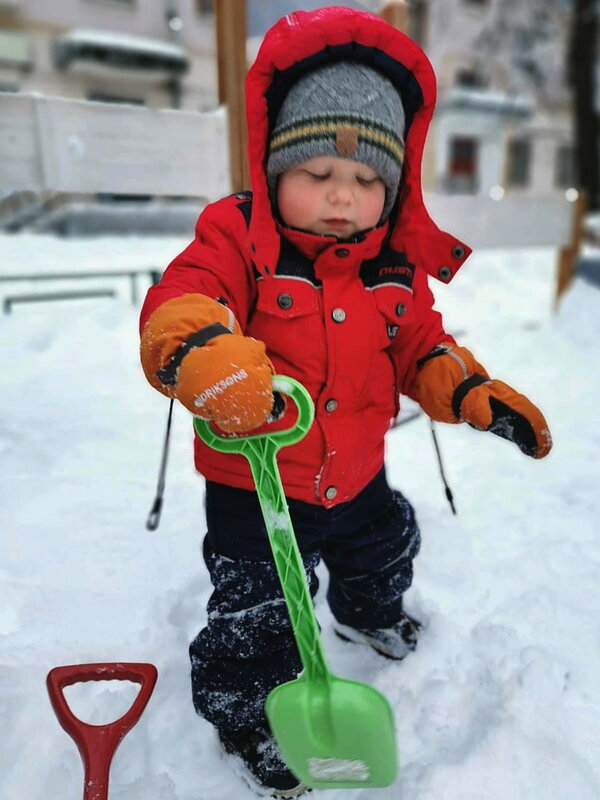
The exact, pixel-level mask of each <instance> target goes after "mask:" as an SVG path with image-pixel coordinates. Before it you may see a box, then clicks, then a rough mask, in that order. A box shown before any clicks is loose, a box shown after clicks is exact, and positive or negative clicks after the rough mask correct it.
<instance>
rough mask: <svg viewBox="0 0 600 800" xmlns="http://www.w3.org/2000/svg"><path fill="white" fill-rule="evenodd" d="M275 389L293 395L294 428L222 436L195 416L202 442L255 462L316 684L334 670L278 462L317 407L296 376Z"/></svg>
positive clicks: (278, 378)
mask: <svg viewBox="0 0 600 800" xmlns="http://www.w3.org/2000/svg"><path fill="white" fill-rule="evenodd" d="M273 390H274V391H277V392H281V393H282V394H286V395H289V397H291V398H292V400H294V402H295V403H296V405H297V407H298V418H297V420H296V422H295V424H294V425H293V426H292V427H291V428H287V429H286V430H279V431H273V432H271V433H255V434H249V435H247V436H233V437H232V436H222V435H221V434H219V433H216V432H215V431H214V430H213V429H212V428H211V427H210V425H209V423H208V422H206V421H205V420H202V419H199V418H198V417H195V418H194V427H195V429H196V433H197V434H198V436H199V437H200V438H201V439H202V441H203V442H205V443H206V444H207V445H209V446H210V447H212V448H213V449H215V450H218V451H220V452H221V453H239V454H241V455H243V456H245V457H246V458H247V459H248V461H249V462H250V469H251V471H252V477H253V478H254V483H255V485H256V493H257V495H258V499H259V502H260V507H261V510H262V513H263V517H264V521H265V527H266V529H267V534H268V536H269V543H270V545H271V550H272V551H273V559H274V561H275V566H276V568H277V573H278V575H279V580H280V581H281V588H282V590H283V595H284V597H285V602H286V605H287V609H288V613H289V616H290V621H291V624H292V630H293V632H294V636H295V638H296V644H297V645H298V651H299V653H300V658H301V660H302V664H303V666H304V670H305V673H306V676H307V677H308V678H309V679H312V680H322V681H327V680H328V679H329V670H328V668H327V664H326V662H325V656H324V653H323V647H322V644H321V637H320V633H319V625H318V623H317V619H316V617H315V612H314V608H313V604H312V598H311V596H310V589H309V586H308V581H307V579H306V573H305V571H304V563H303V561H302V556H301V555H300V551H299V549H298V544H297V542H296V537H295V535H294V528H293V526H292V521H291V519H290V514H289V510H288V506H287V502H286V499H285V492H284V489H283V485H282V483H281V477H280V475H279V469H278V468H277V459H276V454H277V451H278V450H279V449H280V448H281V447H284V446H285V445H290V444H294V443H295V442H298V441H300V439H302V438H303V436H305V435H306V434H307V433H308V430H309V429H310V426H311V425H312V421H313V418H314V413H315V412H314V405H313V402H312V399H311V397H310V395H309V393H308V392H307V391H306V389H305V388H304V386H302V384H301V383H298V381H296V380H294V379H293V378H287V377H285V376H283V375H274V376H273Z"/></svg>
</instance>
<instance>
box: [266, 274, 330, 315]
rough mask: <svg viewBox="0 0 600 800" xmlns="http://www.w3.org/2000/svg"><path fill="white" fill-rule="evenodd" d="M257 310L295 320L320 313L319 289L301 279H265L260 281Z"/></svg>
mask: <svg viewBox="0 0 600 800" xmlns="http://www.w3.org/2000/svg"><path fill="white" fill-rule="evenodd" d="M257 288H258V298H257V301H256V310H257V311H260V312H262V313H264V314H269V315H270V316H274V317H278V318H279V319H283V320H285V319H287V320H294V319H298V318H299V317H305V316H308V315H309V314H316V313H318V312H319V311H320V302H319V300H320V298H319V291H320V290H319V289H317V288H316V287H315V286H313V284H312V283H310V282H309V281H306V280H303V279H301V278H263V279H261V280H259V281H258V284H257Z"/></svg>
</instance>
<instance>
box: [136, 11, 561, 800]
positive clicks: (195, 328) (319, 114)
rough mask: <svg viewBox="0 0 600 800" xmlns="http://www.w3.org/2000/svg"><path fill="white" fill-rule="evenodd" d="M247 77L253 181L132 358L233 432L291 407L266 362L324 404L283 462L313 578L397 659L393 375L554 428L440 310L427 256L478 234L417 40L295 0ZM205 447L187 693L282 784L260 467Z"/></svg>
mask: <svg viewBox="0 0 600 800" xmlns="http://www.w3.org/2000/svg"><path fill="white" fill-rule="evenodd" d="M246 93H247V109H248V112H247V113H248V131H249V145H248V150H249V162H250V170H251V176H252V188H253V193H252V194H250V193H249V192H248V193H242V194H238V195H234V196H231V197H227V198H225V199H223V200H220V201H219V202H217V203H213V204H211V205H209V206H208V207H207V208H206V209H205V210H204V212H203V213H202V215H201V216H200V219H199V221H198V224H197V227H196V238H195V239H194V241H193V242H192V243H191V244H190V245H189V247H188V248H187V249H186V250H184V252H183V253H182V254H181V255H180V256H178V257H177V258H176V259H175V260H174V261H173V263H172V264H170V265H169V267H168V269H167V270H166V272H165V274H164V275H163V277H162V280H161V281H160V283H159V284H158V285H157V286H155V287H153V288H152V289H150V291H149V292H148V296H147V299H146V302H145V304H144V308H143V311H142V318H141V331H142V344H141V357H142V363H143V367H144V371H145V373H146V376H147V377H148V380H149V381H150V383H151V384H152V385H153V386H155V387H156V388H157V389H159V390H160V391H161V392H163V393H164V394H166V395H168V396H170V397H176V398H177V399H178V400H180V401H181V402H182V403H183V404H184V405H185V406H186V407H187V408H188V409H189V410H190V411H191V412H192V413H194V414H196V415H198V416H201V417H203V418H205V419H210V420H213V421H214V422H215V423H216V424H217V425H218V426H219V427H220V428H221V429H223V430H224V431H227V432H232V433H241V432H245V431H249V430H254V429H256V428H258V427H259V426H261V425H262V424H263V423H265V422H267V424H268V425H270V426H271V427H270V429H273V426H280V427H289V425H290V424H291V422H292V421H293V419H294V409H293V408H289V407H288V409H287V410H286V411H285V413H284V414H283V418H282V419H281V421H275V422H274V421H273V420H274V419H275V418H277V417H280V416H281V412H282V408H281V406H282V403H280V402H274V397H273V393H272V391H271V376H272V374H273V373H281V374H284V375H289V376H291V377H293V378H296V379H297V380H299V381H300V382H301V383H302V384H304V386H305V387H306V388H307V389H308V391H309V392H310V394H311V396H312V398H313V400H314V402H315V408H316V417H315V422H314V424H313V426H312V428H311V430H310V431H309V433H308V435H307V436H306V438H305V439H304V440H302V441H301V442H299V443H298V444H296V445H294V446H292V447H288V448H285V449H283V450H282V451H281V452H280V455H279V459H278V461H279V468H280V472H281V475H282V480H283V485H284V487H285V491H286V495H287V498H288V503H289V507H290V513H291V517H292V521H293V523H294V528H295V532H296V536H297V538H298V544H299V547H300V550H301V552H302V555H303V558H304V561H305V566H306V571H307V575H308V577H309V581H310V585H311V590H312V592H313V595H314V593H315V592H316V590H317V578H316V576H315V568H316V566H317V564H318V563H319V561H320V560H321V558H322V559H323V560H324V562H325V564H326V565H327V567H328V569H329V576H330V580H329V588H328V594H327V600H328V602H329V605H330V607H331V610H332V612H333V616H334V618H335V620H336V630H337V632H338V633H339V634H340V635H341V636H342V637H343V638H345V639H348V640H351V641H352V642H360V643H363V644H368V645H370V646H371V647H373V648H374V649H375V650H376V651H378V652H379V653H381V654H383V655H386V656H388V657H391V658H395V659H401V658H403V657H404V656H406V655H407V653H408V652H410V651H411V650H413V649H414V648H415V646H416V640H417V634H418V631H419V623H418V622H417V621H416V620H413V619H412V618H411V617H410V616H409V615H408V614H407V613H406V612H405V611H404V609H403V607H402V596H403V593H404V592H405V591H406V590H407V589H408V588H409V586H410V584H411V580H412V561H413V558H414V557H415V555H416V554H417V552H418V549H419V530H418V527H417V524H416V522H415V517H414V512H413V509H412V507H411V505H410V503H409V502H408V501H407V500H406V499H405V498H404V497H403V496H402V494H401V493H400V492H399V491H396V490H393V489H391V488H390V487H389V486H388V484H387V482H386V476H385V471H384V464H383V456H384V436H385V433H386V430H387V429H388V427H389V424H390V420H391V419H393V418H394V416H395V415H396V413H397V411H398V397H399V395H400V394H401V393H403V394H406V395H408V396H409V397H412V398H415V399H416V400H417V401H418V402H419V403H420V405H421V407H422V408H423V409H424V411H425V412H426V413H427V414H428V415H429V416H431V417H432V418H433V419H436V420H440V421H444V422H449V423H459V422H463V421H464V422H468V423H469V424H470V425H472V426H474V427H475V428H479V429H481V430H490V431H492V432H493V433H496V434H498V435H500V436H503V437H504V438H507V439H510V440H511V441H513V442H514V443H515V444H516V445H517V446H518V447H519V448H520V449H521V450H522V451H523V452H524V453H526V454H527V455H530V456H533V457H534V458H542V457H543V456H545V455H546V454H547V453H548V452H549V450H550V447H551V440H550V435H549V432H548V429H547V426H546V422H545V420H544V418H543V416H542V414H541V413H540V411H539V410H538V409H537V408H536V407H535V406H534V405H532V404H531V403H530V402H529V400H527V399H526V398H525V397H524V396H523V395H520V394H517V393H516V392H515V391H514V390H513V389H511V388H510V387H509V386H507V385H506V384H504V383H501V382H500V381H497V380H492V379H491V378H490V377H489V376H488V373H487V372H486V370H485V369H484V368H483V367H482V366H481V364H479V363H478V362H477V361H476V360H475V358H474V357H473V355H472V354H471V353H470V352H469V351H468V350H467V349H466V348H464V347H460V346H459V345H457V344H456V342H455V341H454V339H453V338H452V336H450V335H448V334H447V333H446V332H445V331H444V328H443V325H442V319H441V316H440V314H439V313H437V312H436V311H434V310H433V295H432V293H431V291H430V289H429V287H428V276H432V277H433V278H435V279H438V280H441V281H442V282H445V283H447V282H449V281H450V280H451V279H452V277H453V276H454V274H455V273H456V271H457V270H458V268H459V266H460V265H461V264H462V263H463V261H464V260H465V259H466V258H467V256H468V254H469V252H470V251H469V249H468V248H467V247H466V246H465V245H464V244H462V243H460V242H459V241H457V240H456V239H455V238H454V237H452V236H450V235H449V234H447V233H443V232H441V231H439V230H438V228H437V227H436V226H435V225H434V224H433V222H432V221H431V220H430V218H429V216H428V214H427V211H426V210H425V207H424V205H423V201H422V196H421V186H420V168H421V156H422V152H423V146H424V143H425V136H426V132H427V127H428V123H429V121H430V118H431V114H432V112H433V106H434V100H435V79H434V75H433V72H432V69H431V66H430V64H429V62H428V61H427V59H426V57H425V56H424V54H423V53H422V52H421V50H420V49H419V48H418V47H417V46H416V45H415V44H414V43H413V42H411V41H410V40H409V39H408V38H407V37H406V36H404V35H403V34H401V33H399V32H398V31H397V30H395V29H394V28H392V27H390V26H389V25H387V24H386V23H384V22H383V21H382V20H381V19H379V18H378V17H375V16H372V15H370V14H367V13H364V12H360V11H354V10H350V9H347V8H326V9H323V8H321V9H318V10H316V11H313V12H296V13H294V14H290V15H288V16H287V17H285V18H283V19H282V20H280V21H279V22H278V23H277V24H276V25H275V26H274V27H273V28H272V29H271V30H270V31H269V32H268V33H267V35H266V37H265V40H264V43H263V45H262V47H261V50H260V52H259V54H258V57H257V59H256V62H255V64H254V66H253V67H252V68H251V70H250V72H249V74H248V78H247V82H246ZM288 405H292V404H291V403H290V404H288ZM195 458H196V466H197V468H198V470H199V471H200V472H201V473H202V474H203V475H204V476H205V478H206V519H207V528H208V532H207V534H206V537H205V540H204V558H205V562H206V565H207V567H208V570H209V573H210V577H211V580H212V582H213V585H214V592H213V594H212V596H211V598H210V600H209V603H208V623H207V625H206V627H205V628H204V629H203V630H202V631H201V632H200V633H199V635H198V637H197V638H196V639H195V640H194V642H192V644H191V647H190V654H191V661H192V685H193V698H194V704H195V707H196V710H197V712H198V713H199V714H201V715H202V716H204V717H205V718H206V719H207V720H209V721H210V722H211V723H212V724H213V725H214V726H215V727H216V728H217V730H218V734H219V737H220V740H221V743H222V745H223V747H224V749H225V750H226V751H227V752H229V753H235V754H237V755H239V756H241V758H242V760H243V761H244V763H245V765H246V767H247V769H248V770H249V771H250V772H251V773H252V775H253V776H254V779H255V780H256V781H257V782H258V783H259V784H261V785H262V786H265V787H268V788H269V789H271V790H272V791H273V792H274V796H286V797H291V796H294V795H295V794H298V793H300V792H301V791H302V789H303V788H304V787H302V786H300V785H299V782H298V780H297V779H296V778H295V776H294V775H293V774H292V773H291V772H290V771H289V770H288V769H287V767H286V765H285V764H284V762H283V761H282V759H281V757H280V755H279V752H278V750H277V747H276V744H275V742H274V740H273V738H272V736H271V733H270V731H269V728H268V725H267V722H266V720H265V716H264V708H263V706H264V701H265V698H266V696H267V694H268V693H269V691H270V690H271V689H273V688H274V687H275V686H277V685H279V684H281V683H284V682H285V681H288V680H291V679H293V678H295V677H296V676H297V674H298V673H299V672H300V670H301V664H300V662H299V659H298V655H297V651H296V647H295V643H294V639H293V636H292V633H291V630H290V625H289V620H288V616H287V612H286V608H285V604H284V601H283V597H282V593H281V589H280V586H279V581H278V578H277V573H276V570H275V566H274V563H273V559H272V557H271V553H270V549H269V543H268V539H267V536H266V532H265V528H264V525H263V521H262V517H261V513H260V509H259V505H258V500H257V497H256V494H255V491H254V486H253V482H252V478H251V476H250V471H249V468H248V466H247V463H246V461H245V459H244V458H243V457H242V456H239V455H226V454H219V453H216V452H215V451H212V450H210V449H208V448H207V447H206V446H205V445H204V444H203V443H202V442H200V441H199V440H198V438H196V440H195ZM409 466H410V465H409ZM277 793H279V794H278V795H277Z"/></svg>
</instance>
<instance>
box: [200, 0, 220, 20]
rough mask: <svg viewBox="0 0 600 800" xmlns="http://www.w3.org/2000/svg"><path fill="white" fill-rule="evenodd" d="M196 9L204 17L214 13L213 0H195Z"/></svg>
mask: <svg viewBox="0 0 600 800" xmlns="http://www.w3.org/2000/svg"><path fill="white" fill-rule="evenodd" d="M196 11H197V12H198V14H200V16H204V17H207V16H210V15H211V14H214V13H215V0H196Z"/></svg>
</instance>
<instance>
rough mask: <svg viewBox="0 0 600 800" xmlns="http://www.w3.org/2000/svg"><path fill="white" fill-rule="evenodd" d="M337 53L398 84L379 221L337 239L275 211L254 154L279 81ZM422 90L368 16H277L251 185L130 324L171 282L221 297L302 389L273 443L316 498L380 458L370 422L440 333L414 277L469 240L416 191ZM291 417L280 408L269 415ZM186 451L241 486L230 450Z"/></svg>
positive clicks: (425, 77)
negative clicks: (392, 160) (400, 114)
mask: <svg viewBox="0 0 600 800" xmlns="http://www.w3.org/2000/svg"><path fill="white" fill-rule="evenodd" d="M349 59H351V60H360V61H363V62H364V63H366V64H368V65H370V66H372V67H374V68H376V69H378V70H379V71H381V72H383V73H384V74H386V75H387V77H388V78H390V80H392V82H393V83H394V84H395V85H396V87H397V88H398V90H399V91H400V94H401V97H402V100H403V105H404V109H405V113H406V125H407V128H406V130H405V131H403V132H402V133H403V134H404V135H405V140H406V151H405V161H404V168H403V174H402V183H401V193H400V197H399V201H398V203H397V204H396V207H395V208H394V209H393V211H392V213H391V215H390V219H389V223H386V224H384V225H383V226H380V227H378V228H375V229H373V230H372V231H370V232H368V233H367V234H366V235H364V236H362V237H360V236H359V237H355V238H357V239H360V241H352V242H346V241H344V242H338V241H337V239H336V238H335V237H323V236H317V235H314V234H310V233H303V232H299V231H297V230H291V229H286V228H283V227H282V226H280V225H279V224H278V223H277V222H276V221H275V219H274V217H273V214H272V211H271V206H270V203H269V197H268V191H267V183H266V177H265V171H264V164H265V161H266V155H267V142H268V134H269V129H270V127H271V126H272V125H273V123H274V120H275V118H276V116H277V111H278V109H279V108H280V106H281V103H282V101H283V98H284V97H285V95H286V93H287V91H288V90H289V88H290V86H291V85H292V83H293V82H294V81H295V80H297V79H298V77H299V76H300V75H302V74H303V72H304V71H306V70H308V69H314V68H315V67H316V66H320V65H323V64H325V63H328V62H330V61H332V60H349ZM434 103H435V78H434V74H433V71H432V68H431V65H430V63H429V61H428V60H427V58H426V57H425V55H424V54H423V52H422V51H421V50H420V48H419V47H417V45H415V44H414V43H413V42H412V41H411V40H410V39H408V38H407V37H406V36H405V35H403V34H402V33H400V32H399V31H397V30H395V29H394V28H392V27H391V26H389V25H387V24H386V23H384V22H383V21H382V20H381V19H379V18H378V17H375V16H373V15H371V14H368V13H365V12H360V11H354V10H351V9H347V8H327V9H319V10H316V11H313V12H303V11H298V12H296V13H293V14H289V15H287V16H286V17H284V18H283V19H282V20H280V21H279V22H278V23H277V24H276V25H275V26H274V27H273V28H272V29H271V30H270V31H269V32H268V33H267V35H266V37H265V39H264V42H263V45H262V47H261V49H260V52H259V54H258V56H257V59H256V62H255V63H254V65H253V67H252V68H251V69H250V71H249V73H248V76H247V79H246V106H247V117H248V155H249V166H250V174H251V182H252V189H253V192H252V194H251V193H249V192H248V193H242V194H238V195H233V196H230V197H227V198H225V199H224V200H220V201H218V202H216V203H213V204H211V205H209V206H207V207H206V209H205V210H204V211H203V213H202V214H201V216H200V218H199V220H198V223H197V225H196V236H195V239H194V241H193V242H192V243H191V244H190V245H189V246H188V247H187V248H186V249H185V250H184V251H183V253H181V254H180V255H179V256H177V257H176V258H175V259H174V261H173V262H172V263H171V264H170V265H169V267H168V268H167V270H166V271H165V273H164V275H163V277H162V279H161V281H160V283H159V284H158V285H157V286H154V287H152V288H151V289H150V290H149V292H148V295H147V298H146V301H145V303H144V306H143V309H142V314H141V327H142V328H143V326H144V324H145V322H146V321H147V320H148V318H149V317H150V316H151V315H152V314H153V313H154V312H155V311H156V309H158V308H159V307H160V305H161V304H162V303H164V302H165V301H167V300H171V299H172V298H175V297H178V296H180V295H183V294H187V293H200V294H204V295H207V296H209V297H212V298H223V299H224V300H225V301H226V302H227V304H228V305H229V307H230V308H231V310H232V311H233V313H234V314H235V316H236V318H237V320H238V321H239V323H240V325H241V326H242V329H243V331H244V333H245V334H246V335H248V336H253V337H255V338H256V339H260V340H262V341H264V342H265V344H266V346H267V352H268V355H269V357H270V358H271V360H272V361H273V364H274V366H275V368H276V370H277V372H278V373H280V374H283V375H289V376H291V377H293V378H296V379H297V380H299V381H300V382H301V383H303V384H304V386H305V387H306V388H307V389H308V391H309V392H310V394H311V396H312V398H313V400H314V402H315V408H316V416H315V423H314V424H313V426H312V429H311V430H310V432H309V433H308V435H307V436H306V438H305V439H304V440H302V441H301V442H299V443H298V444H296V445H293V446H291V447H288V448H284V449H283V450H281V451H280V453H279V456H278V462H279V468H280V472H281V476H282V481H283V485H284V488H285V491H286V494H287V495H288V496H290V497H294V498H298V499H300V500H304V501H306V502H309V503H317V504H321V505H323V506H325V507H331V506H333V505H336V504H337V503H340V502H344V501H347V500H350V499H352V498H353V497H354V496H355V495H356V494H357V493H358V492H359V491H360V490H361V489H362V488H363V487H364V486H365V485H366V484H367V483H368V482H369V481H370V480H371V479H372V478H373V477H374V476H375V474H376V473H377V472H378V471H379V470H380V469H381V467H382V465H383V458H384V436H385V433H386V431H387V430H388V428H389V424H390V420H391V419H392V418H393V417H394V415H395V414H396V413H397V411H398V396H399V394H400V393H403V394H406V395H408V396H414V393H413V381H414V376H415V372H416V370H417V361H418V359H419V358H421V357H423V356H424V355H426V354H427V353H428V352H429V351H430V350H431V349H432V348H433V347H435V345H437V344H439V343H440V342H442V341H452V337H451V336H449V335H448V334H447V333H445V332H444V329H443V326H442V319H441V316H440V314H439V313H437V312H436V311H434V310H433V295H432V293H431V291H430V289H429V287H428V275H433V276H434V277H435V278H437V279H440V280H442V281H443V282H445V283H448V282H449V281H450V280H451V279H452V277H453V275H454V274H455V273H456V271H457V270H458V268H459V267H460V265H461V264H462V263H463V262H464V260H465V259H466V258H467V256H468V255H469V253H470V250H469V248H468V247H466V246H465V245H464V244H462V243H461V242H459V241H458V240H457V239H455V238H454V237H452V236H450V235H449V234H447V233H443V232H441V231H440V230H439V229H438V228H437V227H436V225H435V224H434V223H433V222H432V221H431V219H430V217H429V215H428V213H427V211H426V209H425V207H424V205H423V199H422V193H421V184H420V172H421V158H422V153H423V147H424V143H425V137H426V132H427V128H428V125H429V121H430V119H431V115H432V112H433V108H434ZM293 417H294V412H293V410H291V409H290V410H288V412H287V413H286V414H285V416H284V418H283V420H282V422H281V425H282V426H283V427H285V426H286V425H289V424H290V422H291V420H292V419H293ZM271 429H272V428H271ZM195 461H196V466H197V468H198V470H199V471H200V472H201V473H202V474H203V475H205V477H206V478H207V479H209V480H213V481H217V482H220V483H224V484H228V485H231V486H236V487H241V488H245V489H252V488H253V482H252V478H251V475H250V470H249V467H248V465H247V462H246V460H245V459H244V458H243V457H242V456H238V455H227V454H221V453H216V452H215V451H214V450H210V449H209V448H207V446H206V445H204V444H203V443H202V442H201V441H200V440H199V439H198V438H197V437H196V440H195Z"/></svg>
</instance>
